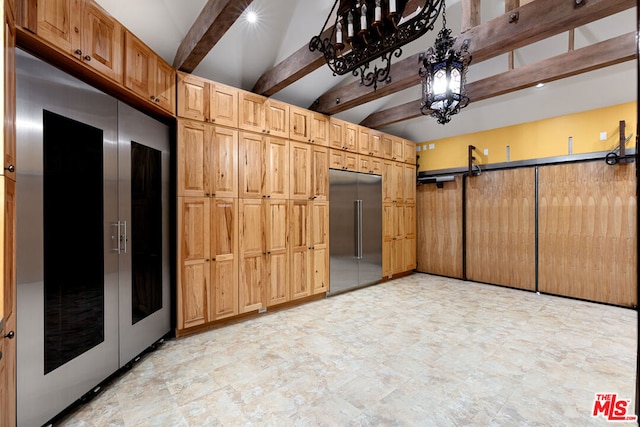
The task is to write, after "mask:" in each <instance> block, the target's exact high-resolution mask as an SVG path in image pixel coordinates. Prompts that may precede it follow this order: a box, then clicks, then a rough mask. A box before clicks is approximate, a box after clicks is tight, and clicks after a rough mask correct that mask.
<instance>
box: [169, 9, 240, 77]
mask: <svg viewBox="0 0 640 427" xmlns="http://www.w3.org/2000/svg"><path fill="white" fill-rule="evenodd" d="M251 2H252V0H209V1H208V2H207V4H206V5H205V6H204V8H202V12H200V15H198V17H197V18H196V20H195V21H194V23H193V25H192V26H191V28H190V29H189V31H188V32H187V35H186V36H185V37H184V39H183V40H182V43H180V46H179V47H178V51H177V52H176V57H175V59H174V60H173V67H174V68H177V69H178V70H180V71H184V72H186V73H191V72H192V71H193V70H195V68H196V67H197V66H198V64H200V62H201V61H202V60H203V59H204V57H205V56H207V54H208V53H209V51H210V50H211V49H212V48H213V47H214V46H215V45H216V43H218V42H219V41H220V39H221V38H222V36H224V34H225V33H226V32H227V30H228V29H229V28H230V27H231V25H233V23H234V22H236V20H237V19H238V18H239V17H240V15H242V12H244V10H245V9H246V8H247V7H248V6H249V5H250V4H251Z"/></svg>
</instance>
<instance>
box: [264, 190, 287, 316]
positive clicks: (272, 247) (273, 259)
mask: <svg viewBox="0 0 640 427" xmlns="http://www.w3.org/2000/svg"><path fill="white" fill-rule="evenodd" d="M266 203H267V218H266V219H267V226H266V230H265V232H266V240H267V241H266V246H267V247H266V249H267V260H268V261H267V262H268V270H269V279H268V286H267V305H270V306H271V305H275V304H281V303H283V302H286V301H288V300H289V294H290V292H289V252H288V250H287V248H288V237H289V230H288V229H289V222H288V220H289V214H288V203H287V201H286V200H278V201H274V200H271V201H268V202H266Z"/></svg>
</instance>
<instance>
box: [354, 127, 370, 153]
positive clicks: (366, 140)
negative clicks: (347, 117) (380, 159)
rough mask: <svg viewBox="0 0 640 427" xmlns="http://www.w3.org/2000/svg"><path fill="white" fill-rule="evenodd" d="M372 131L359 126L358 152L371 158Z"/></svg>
mask: <svg viewBox="0 0 640 427" xmlns="http://www.w3.org/2000/svg"><path fill="white" fill-rule="evenodd" d="M370 141H371V129H369V128H366V127H363V126H358V152H359V153H360V154H364V155H365V156H371V155H372V154H373V153H372V152H371V144H370Z"/></svg>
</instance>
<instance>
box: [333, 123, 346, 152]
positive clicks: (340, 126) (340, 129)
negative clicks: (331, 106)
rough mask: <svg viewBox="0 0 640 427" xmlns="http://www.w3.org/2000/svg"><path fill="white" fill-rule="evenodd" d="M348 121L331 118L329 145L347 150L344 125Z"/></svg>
mask: <svg viewBox="0 0 640 427" xmlns="http://www.w3.org/2000/svg"><path fill="white" fill-rule="evenodd" d="M346 124H347V122H345V121H342V120H339V119H334V118H333V117H331V118H330V119H329V147H331V148H334V149H336V150H346V149H347V147H346V145H345V143H344V127H345V125H346Z"/></svg>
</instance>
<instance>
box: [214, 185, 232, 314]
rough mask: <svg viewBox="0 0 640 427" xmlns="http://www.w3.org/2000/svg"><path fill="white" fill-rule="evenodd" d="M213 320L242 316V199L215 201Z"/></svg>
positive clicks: (220, 199) (217, 199)
mask: <svg viewBox="0 0 640 427" xmlns="http://www.w3.org/2000/svg"><path fill="white" fill-rule="evenodd" d="M210 274H211V286H210V288H211V291H210V297H209V304H208V306H209V320H218V319H224V318H226V317H230V316H235V315H236V314H238V199H233V198H218V197H216V198H214V199H212V200H211V273H210Z"/></svg>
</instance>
